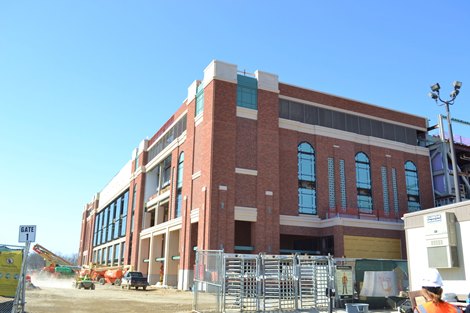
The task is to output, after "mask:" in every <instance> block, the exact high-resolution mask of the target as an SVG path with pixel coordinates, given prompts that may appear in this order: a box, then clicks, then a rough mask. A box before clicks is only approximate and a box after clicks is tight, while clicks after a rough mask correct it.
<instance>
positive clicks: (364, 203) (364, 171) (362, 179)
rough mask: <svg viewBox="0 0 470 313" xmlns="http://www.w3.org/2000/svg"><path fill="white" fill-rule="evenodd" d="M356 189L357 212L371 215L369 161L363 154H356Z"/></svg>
mask: <svg viewBox="0 0 470 313" xmlns="http://www.w3.org/2000/svg"><path fill="white" fill-rule="evenodd" d="M356 188H357V207H358V209H359V212H362V213H372V208H373V207H372V183H371V179H370V161H369V157H368V156H367V155H366V154H365V153H364V152H359V153H358V154H356Z"/></svg>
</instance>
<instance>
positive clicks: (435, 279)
mask: <svg viewBox="0 0 470 313" xmlns="http://www.w3.org/2000/svg"><path fill="white" fill-rule="evenodd" d="M442 285H443V284H442V277H441V274H439V272H438V270H437V269H435V268H431V269H429V270H428V271H427V272H426V274H425V276H424V277H423V282H422V294H423V296H424V297H425V298H426V299H427V302H425V303H423V304H420V305H418V306H416V308H415V310H414V311H415V313H462V311H461V310H460V309H459V308H457V307H455V306H453V305H452V304H450V303H448V302H445V301H444V300H442V299H441V296H442V291H443V290H442Z"/></svg>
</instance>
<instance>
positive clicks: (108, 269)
mask: <svg viewBox="0 0 470 313" xmlns="http://www.w3.org/2000/svg"><path fill="white" fill-rule="evenodd" d="M130 269H131V266H129V265H119V266H97V265H91V266H84V267H83V268H82V269H81V271H80V277H85V275H88V277H89V278H90V279H91V280H93V281H96V282H98V283H100V284H101V285H104V284H112V285H116V286H120V285H121V279H122V276H124V274H125V273H126V272H127V271H129V270H130Z"/></svg>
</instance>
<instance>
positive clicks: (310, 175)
mask: <svg viewBox="0 0 470 313" xmlns="http://www.w3.org/2000/svg"><path fill="white" fill-rule="evenodd" d="M297 164H298V180H299V186H298V188H299V189H298V191H299V213H302V214H317V204H316V197H317V195H316V179H315V150H314V149H313V147H312V146H311V145H310V144H309V143H306V142H302V143H300V144H299V146H298V148H297Z"/></svg>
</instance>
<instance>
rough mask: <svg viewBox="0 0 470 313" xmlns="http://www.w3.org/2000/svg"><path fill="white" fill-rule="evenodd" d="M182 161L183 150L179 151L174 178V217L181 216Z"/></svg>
mask: <svg viewBox="0 0 470 313" xmlns="http://www.w3.org/2000/svg"><path fill="white" fill-rule="evenodd" d="M183 163H184V152H181V154H180V157H179V159H178V172H177V175H178V176H177V179H176V214H175V217H180V216H181V206H182V203H183V199H182V195H181V191H182V189H183Z"/></svg>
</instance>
